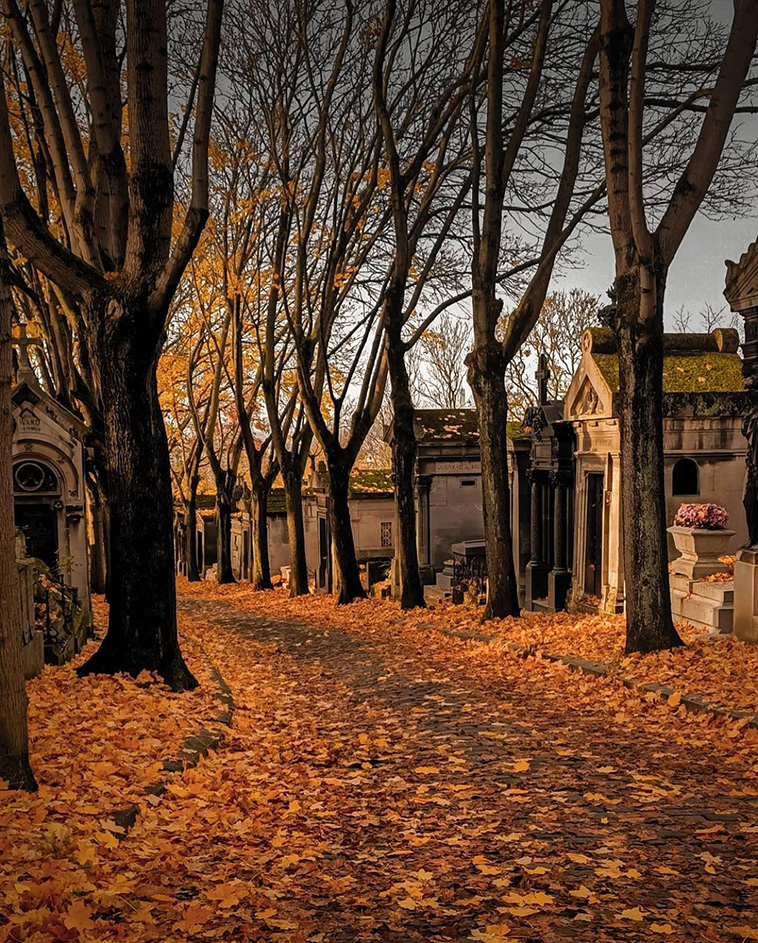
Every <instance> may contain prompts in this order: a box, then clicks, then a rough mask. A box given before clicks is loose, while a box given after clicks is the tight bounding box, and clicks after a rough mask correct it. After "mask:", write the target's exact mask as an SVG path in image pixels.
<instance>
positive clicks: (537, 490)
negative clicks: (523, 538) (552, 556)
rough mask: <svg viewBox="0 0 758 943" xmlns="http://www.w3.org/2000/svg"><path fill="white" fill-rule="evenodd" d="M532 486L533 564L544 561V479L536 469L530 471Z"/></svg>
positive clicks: (531, 561)
mask: <svg viewBox="0 0 758 943" xmlns="http://www.w3.org/2000/svg"><path fill="white" fill-rule="evenodd" d="M529 478H530V482H531V487H532V507H531V530H532V535H531V536H532V547H531V551H532V556H531V559H530V561H529V562H530V563H531V564H539V563H542V562H543V561H542V481H541V480H540V478H539V477H538V475H537V473H536V472H535V471H531V472H530V473H529Z"/></svg>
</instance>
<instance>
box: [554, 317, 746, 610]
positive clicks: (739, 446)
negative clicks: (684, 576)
mask: <svg viewBox="0 0 758 943" xmlns="http://www.w3.org/2000/svg"><path fill="white" fill-rule="evenodd" d="M738 347H739V335H738V333H737V331H735V330H732V329H723V330H715V331H713V332H711V333H710V334H666V335H664V350H665V355H664V377H663V388H664V423H663V425H664V432H663V435H664V462H665V466H664V467H665V487H666V519H667V523H671V522H673V518H674V514H675V513H676V510H677V508H678V507H679V505H680V504H681V503H684V502H696V503H710V502H712V503H715V504H721V505H723V506H724V507H726V509H727V510H728V512H729V517H730V527H732V528H733V529H734V530H735V531H736V534H735V537H734V538H733V543H732V547H731V548H730V549H731V552H734V550H736V548H737V547H738V546H740V545H741V543H744V540H745V536H746V528H745V524H744V515H743V513H742V493H743V487H744V480H745V451H746V442H745V438H744V436H743V434H742V416H743V412H744V410H745V404H746V395H747V394H746V392H745V386H744V383H743V380H742V361H741V359H740V356H739V354H738ZM618 393H619V377H618V358H617V356H616V348H615V338H614V334H613V332H612V330H611V329H609V328H590V329H588V330H587V331H585V332H584V334H583V335H582V359H581V362H580V365H579V368H578V370H577V372H576V373H575V375H574V377H573V379H572V381H571V385H570V386H569V389H568V392H567V394H566V399H565V413H564V418H565V420H566V421H567V422H569V423H570V424H571V426H572V428H573V430H574V436H575V440H576V445H575V456H574V529H573V547H574V564H573V574H572V576H573V579H572V589H571V600H570V602H571V603H572V604H573V605H575V606H580V607H584V606H588V607H592V608H597V609H600V610H602V611H606V612H615V611H620V610H621V609H622V608H623V599H624V570H623V558H622V543H621V526H622V523H621V463H620V459H621V452H620V449H621V441H620V428H619V411H618ZM669 540H670V541H671V538H669ZM676 555H677V553H676V551H675V549H674V547H673V541H671V545H670V547H669V556H670V557H675V556H676Z"/></svg>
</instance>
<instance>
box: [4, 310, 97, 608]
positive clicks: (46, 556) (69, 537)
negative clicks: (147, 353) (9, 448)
mask: <svg viewBox="0 0 758 943" xmlns="http://www.w3.org/2000/svg"><path fill="white" fill-rule="evenodd" d="M30 342H31V341H30V339H29V338H28V337H27V336H26V331H25V325H21V331H20V333H19V337H18V338H14V345H15V346H16V347H17V348H18V351H19V366H18V372H17V379H16V385H15V386H14V388H13V393H12V397H13V399H12V402H13V422H14V434H13V504H14V511H15V519H16V527H18V528H19V529H20V530H21V532H22V534H23V536H24V539H25V542H26V552H27V554H28V556H29V557H36V558H38V559H40V560H42V561H43V563H45V564H46V565H47V566H48V567H50V569H51V570H53V571H54V572H57V573H58V574H60V575H61V576H63V578H64V580H65V582H66V583H67V584H68V585H69V586H71V587H73V588H74V589H76V590H77V593H78V598H79V600H80V602H81V604H82V606H83V609H84V615H85V619H86V621H87V623H89V621H90V589H89V566H88V541H87V524H86V504H87V486H86V481H85V465H84V463H85V446H84V442H85V436H86V433H87V427H86V426H85V425H84V423H83V422H81V421H80V420H79V419H78V418H77V417H76V416H74V415H73V413H71V412H69V411H68V410H67V409H65V408H64V407H62V406H61V405H60V404H59V403H56V402H55V400H54V399H53V398H52V397H50V396H49V395H48V394H47V393H46V392H45V391H44V390H43V389H42V387H41V386H40V385H39V383H38V381H37V379H36V377H35V375H34V371H33V370H32V367H31V364H30V363H29V358H28V355H27V349H26V348H27V346H28V345H29V343H30Z"/></svg>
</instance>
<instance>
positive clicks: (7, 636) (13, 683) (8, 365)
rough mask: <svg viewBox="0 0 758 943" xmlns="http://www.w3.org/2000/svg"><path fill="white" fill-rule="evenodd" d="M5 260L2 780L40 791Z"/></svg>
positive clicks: (1, 288)
mask: <svg viewBox="0 0 758 943" xmlns="http://www.w3.org/2000/svg"><path fill="white" fill-rule="evenodd" d="M6 264H7V261H6V256H5V254H4V253H3V256H2V258H0V779H3V780H5V781H6V782H7V783H8V785H9V786H10V788H11V789H26V790H28V791H34V790H36V788H37V783H36V781H35V779H34V774H33V773H32V769H31V766H30V765H29V745H28V734H27V720H26V718H27V710H26V708H27V700H26V685H25V683H24V670H23V652H22V647H23V643H22V639H21V604H20V591H19V585H18V570H17V569H16V541H15V527H14V522H13V486H12V467H11V466H12V460H11V455H12V444H13V412H12V405H11V378H12V373H13V367H12V358H11V297H10V287H9V284H8V281H7V276H6V270H5V266H6Z"/></svg>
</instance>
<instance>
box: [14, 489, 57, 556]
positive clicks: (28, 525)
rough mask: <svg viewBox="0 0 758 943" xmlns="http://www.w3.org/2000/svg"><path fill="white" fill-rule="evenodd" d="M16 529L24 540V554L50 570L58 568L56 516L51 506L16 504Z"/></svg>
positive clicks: (43, 504)
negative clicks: (44, 564) (37, 560)
mask: <svg viewBox="0 0 758 943" xmlns="http://www.w3.org/2000/svg"><path fill="white" fill-rule="evenodd" d="M15 511H16V515H15V516H16V527H18V528H20V530H21V531H22V532H23V534H24V537H25V538H26V552H27V554H28V555H29V556H30V557H37V558H39V559H40V560H42V561H43V562H44V563H46V564H47V565H48V566H49V567H50V569H51V570H54V569H56V568H57V566H58V515H57V513H56V511H55V508H54V507H52V505H51V504H45V503H41V502H40V503H39V504H38V503H34V504H26V503H21V502H17V503H16V508H15Z"/></svg>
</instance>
